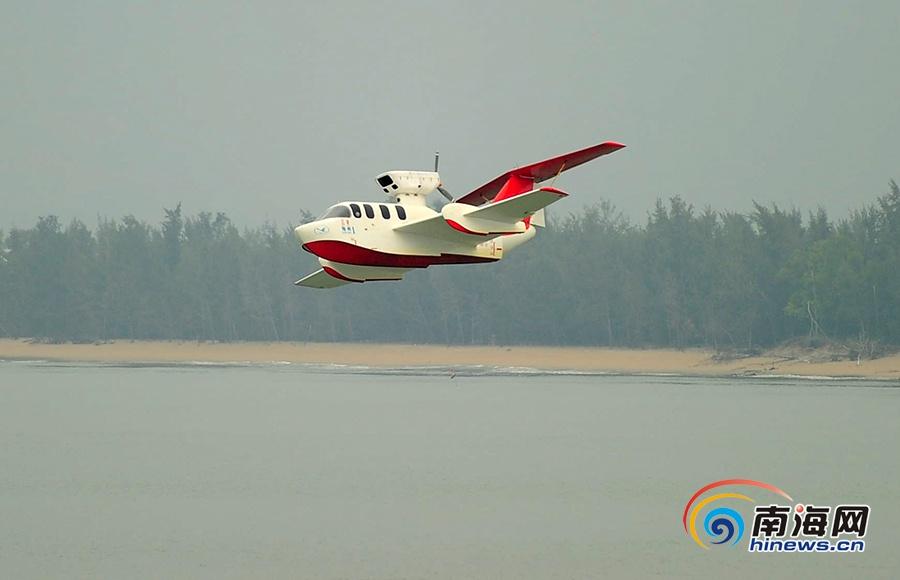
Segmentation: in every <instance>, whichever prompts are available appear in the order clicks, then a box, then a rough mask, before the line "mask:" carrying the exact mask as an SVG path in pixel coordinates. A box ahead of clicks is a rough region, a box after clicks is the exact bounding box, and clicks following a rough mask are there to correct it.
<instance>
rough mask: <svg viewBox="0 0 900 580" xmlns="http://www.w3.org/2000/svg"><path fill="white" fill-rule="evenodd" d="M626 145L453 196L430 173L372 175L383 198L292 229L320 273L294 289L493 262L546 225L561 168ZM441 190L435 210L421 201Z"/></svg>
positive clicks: (600, 148)
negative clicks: (445, 201)
mask: <svg viewBox="0 0 900 580" xmlns="http://www.w3.org/2000/svg"><path fill="white" fill-rule="evenodd" d="M623 147H624V145H622V144H621V143H616V142H613V141H607V142H605V143H600V144H599V145H594V146H593V147H588V148H586V149H581V150H579V151H574V152H572V153H567V154H565V155H560V156H558V157H553V158H552V159H545V160H544V161H539V162H537V163H532V164H531V165H525V166H523V167H518V168H516V169H511V170H509V171H507V172H506V173H504V174H503V175H500V176H499V177H497V178H495V179H492V180H491V181H489V182H487V183H485V184H484V185H482V186H481V187H479V188H478V189H476V190H475V191H473V192H471V193H469V194H467V195H464V196H463V197H461V198H459V199H457V200H454V199H453V197H452V196H451V195H450V193H449V192H447V190H446V189H444V187H443V186H442V185H441V178H440V176H439V175H438V172H437V169H438V167H437V165H438V159H437V156H435V163H434V165H435V166H434V171H388V172H387V173H382V174H381V175H379V176H378V177H376V178H375V180H376V181H377V182H378V185H379V186H380V187H381V189H382V190H383V191H384V193H385V194H386V195H387V196H388V201H387V202H386V203H373V202H368V201H345V202H341V203H339V204H337V205H333V206H331V207H330V208H328V211H326V212H325V214H324V215H322V217H320V218H319V219H317V220H316V221H314V222H310V223H307V224H304V225H302V226H299V227H297V228H296V229H295V230H294V235H295V236H296V237H297V239H298V240H299V241H300V243H301V245H302V247H303V249H304V250H306V251H308V252H311V253H313V254H315V255H316V256H317V257H318V258H319V263H320V264H321V265H322V268H321V269H320V270H317V271H316V272H313V273H312V274H310V275H308V276H306V277H304V278H302V279H300V280H297V281H296V282H295V284H296V285H298V286H308V287H310V288H335V287H337V286H341V285H343V284H349V283H352V282H370V281H375V280H400V279H402V278H403V275H404V274H405V273H406V272H408V271H409V270H411V269H413V268H427V267H428V266H433V265H436V264H473V263H480V262H496V261H497V260H500V259H502V258H503V256H504V253H505V252H508V251H509V250H511V249H513V248H515V247H516V246H520V245H522V244H523V243H525V242H527V241H528V240H530V239H532V238H533V237H534V236H535V231H536V229H535V228H536V227H543V226H544V208H545V207H547V206H548V205H550V204H551V203H553V202H555V201H558V200H560V199H562V198H563V197H565V196H566V195H567V194H566V193H565V192H563V191H560V190H559V189H556V188H554V187H539V184H540V183H541V182H544V181H546V180H548V179H551V178H553V177H555V176H557V175H559V174H560V173H562V172H563V171H566V170H568V169H572V168H573V167H576V166H578V165H581V164H582V163H586V162H588V161H590V160H592V159H596V158H597V157H600V156H601V155H607V154H609V153H612V152H614V151H618V150H619V149H621V148H623ZM435 190H437V191H439V192H440V193H441V194H442V195H444V197H446V198H447V199H448V200H449V202H450V203H448V204H446V205H444V206H443V207H442V208H441V209H440V210H439V211H438V210H434V209H432V208H430V207H428V206H427V205H426V204H425V198H426V197H427V195H428V194H429V193H431V192H433V191H435Z"/></svg>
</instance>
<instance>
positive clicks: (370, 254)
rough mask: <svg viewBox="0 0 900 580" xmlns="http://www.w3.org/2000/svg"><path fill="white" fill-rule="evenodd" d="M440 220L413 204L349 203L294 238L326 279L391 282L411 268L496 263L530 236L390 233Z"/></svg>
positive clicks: (297, 231)
mask: <svg viewBox="0 0 900 580" xmlns="http://www.w3.org/2000/svg"><path fill="white" fill-rule="evenodd" d="M449 205H454V204H449ZM441 215H442V214H441V212H437V211H435V210H433V209H431V208H430V207H428V206H426V205H424V203H420V202H419V199H418V198H417V199H415V200H410V202H407V203H373V202H368V201H348V202H342V203H340V204H337V205H335V206H332V207H331V208H329V210H328V211H327V212H326V213H325V215H323V216H322V217H321V218H319V219H318V220H316V221H314V222H310V223H308V224H304V225H302V226H299V227H297V228H295V230H294V234H295V236H296V237H297V239H298V240H299V241H300V243H301V244H302V247H303V249H304V250H306V251H308V252H310V253H312V254H315V255H316V256H318V258H319V261H320V263H321V264H322V266H323V267H325V268H326V270H327V269H328V268H330V269H331V270H332V271H331V272H329V273H330V274H332V275H334V273H335V272H337V273H338V274H340V275H342V276H344V277H346V278H347V279H349V280H353V281H364V280H395V279H399V278H400V277H402V275H403V274H404V273H405V272H407V271H408V270H410V269H412V268H426V267H428V266H431V265H434V264H469V263H479V262H495V261H497V260H500V259H501V258H502V257H503V253H504V251H505V250H506V251H508V250H509V249H511V248H512V247H515V246H518V245H520V244H522V243H523V242H525V241H527V240H529V239H531V238H532V237H534V235H535V228H533V227H527V228H526V229H525V230H524V231H523V232H521V233H512V234H506V235H502V236H496V237H490V238H488V237H487V236H484V237H482V236H480V235H479V234H471V235H469V234H460V233H456V232H454V234H453V235H451V236H447V237H444V238H440V237H431V236H427V235H417V234H415V233H407V232H402V231H397V230H395V228H397V227H398V226H402V225H404V224H409V223H412V222H418V221H421V220H427V219H429V218H434V217H437V216H441ZM459 238H462V239H459ZM480 239H484V241H483V242H480V241H479V240H480Z"/></svg>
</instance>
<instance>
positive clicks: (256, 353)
mask: <svg viewBox="0 0 900 580" xmlns="http://www.w3.org/2000/svg"><path fill="white" fill-rule="evenodd" d="M714 355H715V352H714V351H712V350H708V349H700V348H694V349H685V350H674V349H646V350H644V349H618V348H600V347H554V346H443V345H409V344H370V343H296V342H228V343H207V342H193V341H191V342H188V341H182V342H179V341H123V340H119V341H112V342H107V343H100V344H70V343H64V344H45V343H36V342H30V341H28V340H15V339H0V361H2V360H18V361H29V360H32V361H40V360H46V361H60V362H97V363H170V364H171V363H190V362H206V363H283V362H289V363H302V364H339V365H349V366H369V367H383V368H396V367H417V366H422V367H425V366H446V367H453V366H461V367H463V366H479V365H484V366H493V367H507V368H515V367H519V368H531V369H538V370H553V371H560V370H570V371H581V372H605V373H615V374H624V375H642V374H673V375H682V376H719V377H721V376H766V375H768V376H796V377H832V378H861V379H880V380H891V379H900V354H894V355H890V356H886V357H882V358H878V359H872V360H863V361H860V362H859V364H857V362H856V361H849V360H840V361H824V362H816V361H814V360H810V358H802V357H799V356H798V357H785V356H783V354H776V353H772V354H762V355H759V356H753V357H747V358H736V359H731V360H716V359H715V358H714Z"/></svg>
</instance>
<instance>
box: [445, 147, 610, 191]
mask: <svg viewBox="0 0 900 580" xmlns="http://www.w3.org/2000/svg"><path fill="white" fill-rule="evenodd" d="M623 147H625V146H624V145H622V144H621V143H616V142H615V141H607V142H605V143H600V144H599V145H594V146H593V147H588V148H586V149H581V150H579V151H573V152H572V153H566V154H565V155H560V156H558V157H553V158H551V159H545V160H543V161H538V162H537V163H532V164H531V165H525V166H522V167H517V168H516V169H511V170H509V171H507V172H506V173H504V174H503V175H501V176H499V177H497V178H495V179H492V180H491V181H489V182H487V183H485V184H484V185H482V186H481V187H479V188H478V189H476V190H475V191H473V192H471V193H469V194H466V195H464V196H463V197H461V198H459V199H458V200H456V201H457V203H467V204H469V205H482V204H484V203H487V202H497V201H502V200H504V199H507V198H510V197H515V196H517V195H519V194H522V193H526V192H529V191H532V190H533V189H534V186H535V184H536V183H541V182H542V181H546V180H548V179H550V178H551V177H554V176H556V175H559V174H560V173H562V172H563V171H567V170H569V169H572V168H573V167H577V166H579V165H581V164H582V163H587V162H588V161H590V160H591V159H596V158H597V157H600V156H601V155H608V154H609V153H613V152H614V151H618V150H619V149H621V148H623Z"/></svg>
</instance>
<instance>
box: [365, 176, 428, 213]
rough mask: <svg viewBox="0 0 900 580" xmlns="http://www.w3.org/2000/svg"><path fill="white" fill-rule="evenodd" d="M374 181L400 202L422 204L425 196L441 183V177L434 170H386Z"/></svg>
mask: <svg viewBox="0 0 900 580" xmlns="http://www.w3.org/2000/svg"><path fill="white" fill-rule="evenodd" d="M375 181H377V182H378V185H380V186H381V189H382V191H384V193H385V194H387V195H388V196H390V197H396V198H397V201H399V202H400V203H412V204H420V205H424V204H425V197H426V196H427V195H428V194H429V193H431V192H432V191H434V190H435V189H437V187H438V185H440V184H441V177H440V175H438V174H437V172H435V171H387V172H385V173H382V174H381V175H379V176H378V177H376V178H375Z"/></svg>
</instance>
